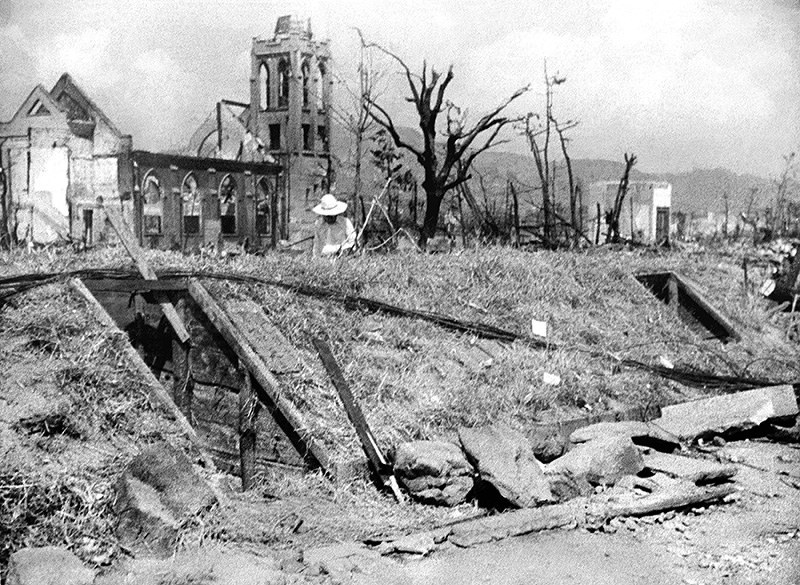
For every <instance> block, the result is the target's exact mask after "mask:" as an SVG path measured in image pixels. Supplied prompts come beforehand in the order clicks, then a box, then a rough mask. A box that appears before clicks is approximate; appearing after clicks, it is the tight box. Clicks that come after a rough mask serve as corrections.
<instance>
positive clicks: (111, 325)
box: [69, 278, 216, 472]
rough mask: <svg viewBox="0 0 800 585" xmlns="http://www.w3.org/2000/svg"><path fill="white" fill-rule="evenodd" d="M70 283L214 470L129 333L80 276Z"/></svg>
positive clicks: (154, 395) (211, 468) (199, 441)
mask: <svg viewBox="0 0 800 585" xmlns="http://www.w3.org/2000/svg"><path fill="white" fill-rule="evenodd" d="M69 284H70V286H71V287H72V290H74V291H75V292H76V293H77V294H78V295H79V296H81V297H82V298H83V300H84V301H86V304H87V305H88V307H89V310H91V311H92V313H93V314H94V316H95V317H96V318H97V320H98V321H99V322H100V323H101V324H102V325H103V326H105V327H107V328H108V329H109V330H110V331H112V332H113V333H114V334H117V335H119V336H121V337H122V338H124V339H125V342H124V343H122V344H120V345H121V352H122V354H123V355H124V356H125V357H126V358H127V360H128V362H129V363H130V365H131V366H132V367H133V368H134V369H135V370H136V372H137V373H138V374H139V376H140V377H141V379H142V381H143V382H144V384H145V386H146V387H147V389H148V391H149V394H150V399H151V401H153V402H155V403H158V404H161V406H162V407H163V408H164V409H165V410H166V411H167V412H168V413H169V414H170V415H172V417H173V418H174V419H175V422H176V423H177V424H178V426H179V427H180V429H181V431H183V433H184V434H185V435H186V437H187V438H188V439H189V441H190V442H191V443H192V445H193V446H194V447H195V448H196V449H197V450H198V451H199V452H200V455H201V457H202V458H203V461H204V463H205V464H206V468H207V469H208V470H210V471H212V472H213V471H216V466H215V465H214V462H213V461H212V459H211V456H210V455H209V454H208V452H207V450H206V447H205V445H204V444H203V442H202V441H201V440H200V437H198V436H197V433H196V432H195V430H194V428H193V427H192V425H190V424H189V421H188V420H187V419H186V417H185V416H184V414H183V412H181V410H180V409H179V408H178V406H177V405H176V404H175V402H174V401H173V400H172V398H171V397H170V395H169V393H168V392H167V391H166V390H165V389H164V387H163V386H162V385H161V382H159V381H158V379H157V378H156V377H155V376H154V375H153V372H152V371H151V370H150V368H148V367H147V364H145V363H144V360H143V359H142V356H140V355H139V353H138V352H137V351H136V350H135V349H134V348H133V346H132V345H131V344H130V343H128V341H127V338H128V336H127V335H126V334H125V333H124V332H123V331H122V330H121V329H120V328H119V327H117V324H116V323H115V322H114V320H113V319H112V318H111V316H110V315H109V314H108V313H107V312H106V310H105V309H104V308H103V306H102V305H101V304H100V303H99V302H98V300H97V299H96V298H95V297H94V295H93V294H92V293H91V292H90V291H89V289H87V288H86V286H85V285H84V284H83V282H81V280H80V279H79V278H73V279H71V280H70V283H69Z"/></svg>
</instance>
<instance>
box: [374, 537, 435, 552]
mask: <svg viewBox="0 0 800 585" xmlns="http://www.w3.org/2000/svg"><path fill="white" fill-rule="evenodd" d="M379 549H380V552H381V554H383V555H388V554H392V553H405V554H412V555H421V556H425V555H427V554H429V553H430V552H431V551H433V550H434V549H436V542H435V541H434V537H433V535H432V534H429V533H425V532H421V533H418V534H410V535H408V536H404V537H402V538H398V539H397V540H393V541H391V542H384V543H383V544H381V546H380V547H379Z"/></svg>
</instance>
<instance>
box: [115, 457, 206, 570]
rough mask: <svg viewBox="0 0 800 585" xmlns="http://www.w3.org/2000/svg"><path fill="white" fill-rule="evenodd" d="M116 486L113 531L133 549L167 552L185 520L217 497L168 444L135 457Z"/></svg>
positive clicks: (198, 512)
mask: <svg viewBox="0 0 800 585" xmlns="http://www.w3.org/2000/svg"><path fill="white" fill-rule="evenodd" d="M116 490H117V499H116V502H115V504H114V508H115V511H116V513H117V515H118V517H119V524H118V526H117V536H118V538H119V540H120V544H121V545H122V546H123V547H125V549H127V550H128V551H129V552H130V553H132V554H144V555H154V556H161V557H165V556H169V555H170V554H172V552H173V551H174V549H175V544H176V541H177V538H178V533H179V530H180V528H181V526H182V525H183V523H184V522H186V521H187V520H188V519H191V518H193V517H195V516H196V515H198V514H200V513H201V512H203V511H205V510H207V509H209V508H210V507H211V506H213V505H214V503H216V501H217V499H216V496H215V495H214V493H213V491H212V490H211V488H210V487H209V486H208V484H207V483H206V482H205V481H204V480H203V479H202V477H200V475H199V474H198V473H197V472H196V471H195V470H194V469H193V468H192V465H191V463H190V462H189V460H188V459H187V458H186V456H185V455H183V453H181V452H180V451H178V450H177V449H175V448H173V447H169V446H168V445H155V446H151V447H149V448H147V449H145V450H144V451H143V452H142V453H140V454H139V455H138V456H136V457H134V459H133V460H132V461H131V462H130V464H129V465H128V467H127V469H126V470H125V472H124V473H123V475H122V476H121V477H120V479H119V481H118V482H117V486H116Z"/></svg>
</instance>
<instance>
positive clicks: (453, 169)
mask: <svg viewBox="0 0 800 585" xmlns="http://www.w3.org/2000/svg"><path fill="white" fill-rule="evenodd" d="M364 46H365V47H369V48H375V49H377V50H378V51H380V52H382V53H384V54H385V55H388V56H389V57H391V58H392V59H394V61H396V62H397V64H398V65H400V67H401V68H402V70H403V72H404V74H405V77H406V81H407V82H408V87H409V90H410V91H411V96H410V97H408V98H406V99H407V100H408V101H409V102H411V103H412V104H414V107H415V109H416V115H417V118H418V120H419V128H420V130H422V139H423V146H422V147H417V146H414V145H412V144H409V143H408V142H406V141H405V140H404V139H403V138H402V137H401V136H400V133H399V131H398V130H397V127H396V126H395V124H394V121H393V120H392V117H391V115H390V114H389V113H388V112H387V111H386V109H385V108H383V107H382V106H380V105H379V104H378V103H377V102H376V101H375V99H374V98H373V99H369V100H368V101H367V104H368V106H369V111H368V114H369V116H370V117H371V118H372V119H373V120H374V121H375V122H376V123H378V124H379V125H380V126H382V127H383V128H385V129H386V131H387V132H389V135H390V136H391V137H392V139H393V140H394V142H395V144H396V145H397V147H398V148H403V149H405V150H407V151H408V152H410V153H411V154H413V155H414V157H415V158H416V159H417V162H419V164H420V166H422V169H423V174H424V179H423V181H422V188H423V189H424V190H425V217H424V219H423V223H422V229H421V231H420V236H419V246H420V248H422V249H424V248H425V246H426V244H427V241H428V239H429V238H432V237H433V236H434V235H435V234H436V227H437V224H438V222H439V211H440V208H441V205H442V200H443V199H444V196H445V194H446V193H447V192H448V191H450V190H451V189H453V188H455V187H458V186H459V185H461V184H462V183H464V182H465V181H467V180H468V179H469V178H470V174H469V171H470V167H471V165H472V163H473V161H474V160H475V158H476V157H477V156H478V155H479V154H481V153H482V152H484V151H485V150H487V149H489V148H491V147H493V146H496V145H498V144H502V143H503V142H505V141H503V140H498V139H497V137H498V134H499V133H500V130H502V129H503V128H504V127H505V126H506V125H507V124H509V123H511V122H513V121H514V120H513V119H512V118H508V117H506V116H504V115H502V114H503V111H504V110H505V109H506V107H508V105H509V104H510V103H511V102H513V101H514V100H516V99H517V98H518V97H520V96H521V95H522V94H523V93H525V92H526V91H527V90H528V88H527V87H524V88H521V89H518V90H517V91H515V92H514V93H513V94H512V95H511V96H510V97H509V98H507V99H506V100H504V101H503V102H502V103H501V104H500V105H498V106H497V107H495V108H494V109H493V110H491V111H490V112H488V113H487V114H485V115H484V116H482V117H481V118H480V119H479V120H478V121H477V122H475V123H474V124H473V125H471V126H469V127H468V126H467V119H466V118H467V116H466V114H465V113H464V112H462V111H461V109H460V108H458V107H457V106H455V105H454V104H452V103H451V102H449V101H446V100H445V92H446V91H447V88H448V86H449V85H450V82H451V81H452V80H453V67H452V65H451V66H450V67H449V68H448V69H447V73H445V74H444V75H442V74H441V73H440V72H438V71H436V70H435V69H433V68H431V69H428V64H427V62H425V61H423V64H422V74H421V75H417V74H415V73H413V72H412V71H411V69H410V68H409V67H408V65H406V63H405V62H404V61H403V60H402V59H401V58H400V57H399V56H397V55H396V54H394V53H392V52H391V51H389V50H387V49H385V48H383V47H382V46H380V45H378V44H377V43H365V44H364ZM443 111H444V112H445V118H446V127H445V129H444V135H445V137H446V139H445V144H444V145H443V148H440V147H439V146H438V145H437V143H436V138H437V121H438V120H439V115H440V114H441V113H442V112H443ZM484 138H485V140H484ZM476 142H478V144H477V145H476Z"/></svg>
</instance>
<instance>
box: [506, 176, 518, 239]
mask: <svg viewBox="0 0 800 585" xmlns="http://www.w3.org/2000/svg"><path fill="white" fill-rule="evenodd" d="M508 187H509V190H510V191H511V197H512V198H513V201H514V245H515V246H516V247H517V248H519V197H517V190H516V189H515V188H514V183H512V182H511V181H509V182H508Z"/></svg>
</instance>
